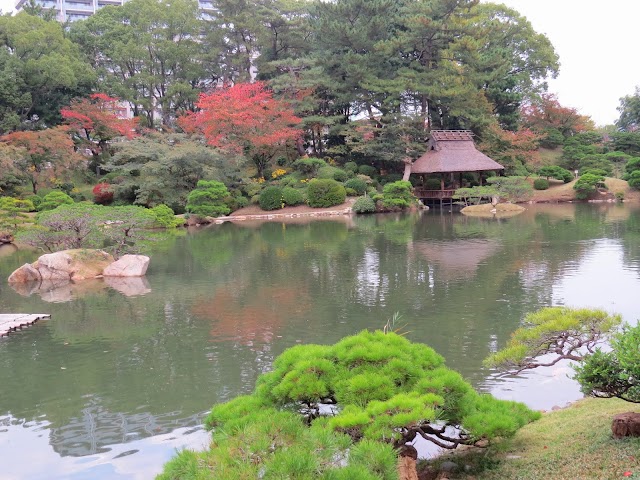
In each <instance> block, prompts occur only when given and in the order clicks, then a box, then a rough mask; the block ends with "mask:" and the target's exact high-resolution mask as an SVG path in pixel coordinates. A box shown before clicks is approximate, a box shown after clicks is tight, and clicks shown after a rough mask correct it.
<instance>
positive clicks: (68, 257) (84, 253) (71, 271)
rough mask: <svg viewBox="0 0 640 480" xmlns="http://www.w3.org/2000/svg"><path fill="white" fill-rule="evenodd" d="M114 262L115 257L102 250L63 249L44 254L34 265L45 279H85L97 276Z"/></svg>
mask: <svg viewBox="0 0 640 480" xmlns="http://www.w3.org/2000/svg"><path fill="white" fill-rule="evenodd" d="M111 263H113V257H112V256H111V255H110V254H108V253H107V252H103V251H102V250H87V249H77V250H63V251H61V252H55V253H48V254H46V255H42V256H41V257H40V258H38V260H36V262H35V263H33V266H34V267H35V268H36V269H37V270H38V271H39V272H40V275H41V276H42V279H43V280H85V279H87V278H95V277H97V276H99V275H101V274H102V272H103V270H104V269H105V268H106V267H107V266H108V265H110V264H111Z"/></svg>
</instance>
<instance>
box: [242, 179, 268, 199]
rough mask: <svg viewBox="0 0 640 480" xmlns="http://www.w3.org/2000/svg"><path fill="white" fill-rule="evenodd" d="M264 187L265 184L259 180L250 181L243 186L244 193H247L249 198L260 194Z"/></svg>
mask: <svg viewBox="0 0 640 480" xmlns="http://www.w3.org/2000/svg"><path fill="white" fill-rule="evenodd" d="M263 188H264V184H262V183H258V182H248V183H246V184H245V185H243V186H242V190H244V193H246V194H247V197H249V198H251V197H253V196H254V195H259V194H260V192H261V191H262V189H263Z"/></svg>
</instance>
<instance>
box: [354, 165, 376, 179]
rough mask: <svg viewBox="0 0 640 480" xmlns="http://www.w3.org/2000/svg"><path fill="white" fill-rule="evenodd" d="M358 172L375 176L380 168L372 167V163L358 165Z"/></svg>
mask: <svg viewBox="0 0 640 480" xmlns="http://www.w3.org/2000/svg"><path fill="white" fill-rule="evenodd" d="M358 173H361V174H362V175H367V176H368V177H371V178H373V177H375V176H377V175H378V170H377V169H376V167H372V166H371V165H360V166H359V167H358Z"/></svg>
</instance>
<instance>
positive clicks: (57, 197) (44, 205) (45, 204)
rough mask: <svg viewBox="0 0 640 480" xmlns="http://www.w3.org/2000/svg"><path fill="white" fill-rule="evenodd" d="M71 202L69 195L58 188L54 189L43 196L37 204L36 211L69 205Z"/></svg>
mask: <svg viewBox="0 0 640 480" xmlns="http://www.w3.org/2000/svg"><path fill="white" fill-rule="evenodd" d="M73 203H74V201H73V198H71V197H70V196H69V195H67V194H66V193H64V192H61V191H59V190H54V191H52V192H49V193H47V194H46V195H45V196H44V198H43V199H42V202H40V205H38V211H39V212H44V211H46V210H53V209H54V208H58V207H59V206H60V205H71V204H73Z"/></svg>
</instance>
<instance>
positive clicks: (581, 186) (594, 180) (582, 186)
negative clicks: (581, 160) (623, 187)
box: [573, 173, 604, 200]
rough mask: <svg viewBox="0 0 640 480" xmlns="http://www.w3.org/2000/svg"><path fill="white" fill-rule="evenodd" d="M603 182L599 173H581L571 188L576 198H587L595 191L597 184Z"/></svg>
mask: <svg viewBox="0 0 640 480" xmlns="http://www.w3.org/2000/svg"><path fill="white" fill-rule="evenodd" d="M603 182H604V177H603V176H601V175H594V174H592V173H587V174H586V175H582V176H581V177H580V178H579V179H578V181H577V182H576V183H575V185H574V186H573V189H574V190H575V191H576V198H577V199H578V200H585V199H587V198H589V197H590V196H591V195H593V194H594V193H595V192H596V190H597V188H598V186H600V185H603Z"/></svg>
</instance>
